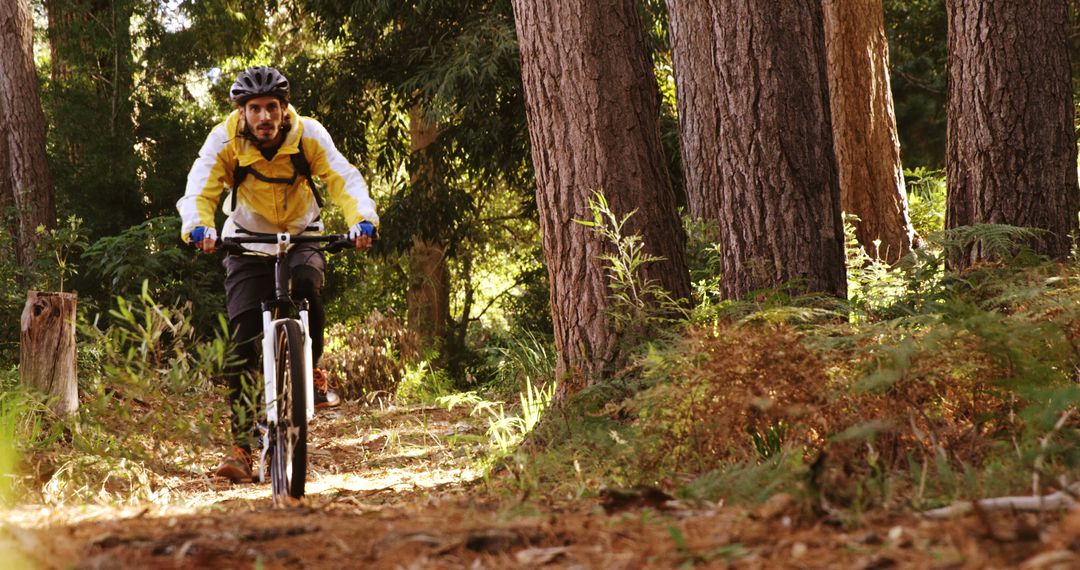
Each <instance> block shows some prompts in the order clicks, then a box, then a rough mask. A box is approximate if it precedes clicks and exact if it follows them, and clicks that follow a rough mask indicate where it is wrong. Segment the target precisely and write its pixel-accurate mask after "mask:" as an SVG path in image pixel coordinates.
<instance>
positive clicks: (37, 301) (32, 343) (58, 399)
mask: <svg viewBox="0 0 1080 570" xmlns="http://www.w3.org/2000/svg"><path fill="white" fill-rule="evenodd" d="M75 304H76V296H75V294H74V293H39V292H37V291H30V292H29V293H28V294H27V298H26V305H25V306H24V307H23V313H22V325H21V329H22V334H21V339H20V343H19V376H20V378H21V379H22V383H23V385H25V386H26V387H28V388H31V389H33V390H35V391H37V392H40V393H42V394H45V395H47V396H49V397H50V398H51V404H50V406H51V408H52V409H53V411H55V412H56V413H57V414H59V415H64V414H69V413H71V412H74V411H75V410H77V409H78V408H79V387H78V379H77V377H76V372H75V370H76V368H75V357H76V351H75Z"/></svg>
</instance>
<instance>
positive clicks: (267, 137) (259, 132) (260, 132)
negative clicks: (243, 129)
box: [254, 123, 281, 142]
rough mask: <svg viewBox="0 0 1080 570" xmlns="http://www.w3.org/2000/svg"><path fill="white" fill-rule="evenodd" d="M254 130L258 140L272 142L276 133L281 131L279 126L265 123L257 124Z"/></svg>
mask: <svg viewBox="0 0 1080 570" xmlns="http://www.w3.org/2000/svg"><path fill="white" fill-rule="evenodd" d="M262 127H269V128H262ZM254 130H255V138H257V139H259V141H260V142H272V141H273V140H274V139H276V138H277V135H278V133H279V132H281V129H280V128H275V127H274V125H273V124H266V123H264V124H262V125H257V126H256V127H255V129H254Z"/></svg>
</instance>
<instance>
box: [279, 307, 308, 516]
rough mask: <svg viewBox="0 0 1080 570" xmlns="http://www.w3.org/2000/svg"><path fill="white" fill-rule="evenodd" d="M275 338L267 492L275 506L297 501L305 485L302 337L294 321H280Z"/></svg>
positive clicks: (304, 392) (305, 403)
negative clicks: (273, 414) (273, 410)
mask: <svg viewBox="0 0 1080 570" xmlns="http://www.w3.org/2000/svg"><path fill="white" fill-rule="evenodd" d="M275 334H276V335H277V339H276V342H277V387H278V399H277V403H276V406H277V412H278V423H277V426H276V429H275V433H274V436H275V437H274V442H273V444H272V445H273V455H272V456H271V458H270V463H271V466H270V477H271V481H270V483H271V489H272V491H273V494H274V501H275V503H281V502H283V501H284V499H285V496H286V495H287V496H288V497H291V498H293V499H300V498H302V497H303V496H304V485H305V483H306V482H307V390H306V386H305V385H304V378H305V374H306V372H305V368H306V366H305V364H306V363H305V362H304V350H303V349H304V334H303V330H302V329H301V328H300V323H298V322H297V321H292V320H289V321H283V322H281V323H280V324H279V325H278V326H277V329H276V331H275Z"/></svg>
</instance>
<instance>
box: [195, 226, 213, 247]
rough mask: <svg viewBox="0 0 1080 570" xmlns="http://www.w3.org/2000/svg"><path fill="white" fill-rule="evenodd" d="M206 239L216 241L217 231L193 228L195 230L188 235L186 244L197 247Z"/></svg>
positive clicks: (206, 228)
mask: <svg viewBox="0 0 1080 570" xmlns="http://www.w3.org/2000/svg"><path fill="white" fill-rule="evenodd" d="M206 239H209V240H214V241H217V230H216V229H214V228H208V227H206V226H195V229H193V230H191V233H190V234H188V243H190V244H192V245H197V244H198V243H199V242H201V241H203V240H206Z"/></svg>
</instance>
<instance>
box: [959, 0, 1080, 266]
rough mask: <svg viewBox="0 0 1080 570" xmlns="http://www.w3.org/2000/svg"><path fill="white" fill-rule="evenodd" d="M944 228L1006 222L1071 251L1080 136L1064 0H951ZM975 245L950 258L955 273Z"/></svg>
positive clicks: (1052, 251) (978, 254)
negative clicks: (1078, 135)
mask: <svg viewBox="0 0 1080 570" xmlns="http://www.w3.org/2000/svg"><path fill="white" fill-rule="evenodd" d="M945 6H946V9H947V11H948V17H949V39H948V50H949V76H948V81H949V84H948V89H949V102H948V134H947V151H946V157H945V158H946V176H947V180H948V189H949V192H948V206H947V210H946V213H945V227H946V228H956V227H959V226H966V225H972V224H987V223H992V224H1009V225H1013V226H1024V227H1035V228H1042V229H1044V230H1047V231H1048V232H1049V233H1048V234H1047V235H1045V236H1042V237H1040V238H1038V239H1035V240H1033V241H1032V243H1031V244H1030V245H1031V246H1032V247H1033V248H1034V249H1035V251H1036V252H1038V253H1041V254H1045V255H1048V256H1050V257H1052V258H1062V257H1065V256H1066V255H1068V253H1069V248H1070V246H1071V240H1070V234H1071V233H1072V232H1073V231H1075V230H1076V229H1077V210H1078V208H1080V194H1078V190H1077V175H1076V136H1075V132H1074V130H1073V112H1074V110H1073V93H1072V85H1071V75H1070V73H1071V68H1070V61H1069V35H1068V32H1069V22H1068V5H1067V2H1066V1H1065V0H1030V1H1029V2H1013V1H1010V0H948V1H947V2H946V3H945ZM987 258H988V253H987V252H986V251H982V250H980V249H979V248H978V247H972V248H968V249H967V250H966V251H962V252H957V253H955V254H954V255H952V256H950V258H949V262H950V267H952V268H953V269H956V270H961V269H964V268H966V267H969V266H970V265H971V264H973V263H977V262H979V261H983V260H986V259H987Z"/></svg>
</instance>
